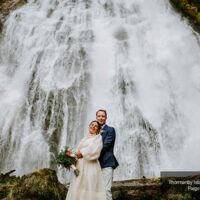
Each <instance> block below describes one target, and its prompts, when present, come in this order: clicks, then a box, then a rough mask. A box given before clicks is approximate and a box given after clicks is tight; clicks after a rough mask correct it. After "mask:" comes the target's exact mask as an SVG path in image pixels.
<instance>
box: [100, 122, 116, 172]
mask: <svg viewBox="0 0 200 200" xmlns="http://www.w3.org/2000/svg"><path fill="white" fill-rule="evenodd" d="M101 135H102V140H103V149H102V151H101V154H100V157H99V162H100V165H101V168H106V167H112V168H113V169H115V168H116V167H117V166H118V165H119V163H118V162H117V159H116V158H115V156H114V145H115V129H114V128H113V127H109V126H108V125H105V126H104V127H103V132H102V133H101Z"/></svg>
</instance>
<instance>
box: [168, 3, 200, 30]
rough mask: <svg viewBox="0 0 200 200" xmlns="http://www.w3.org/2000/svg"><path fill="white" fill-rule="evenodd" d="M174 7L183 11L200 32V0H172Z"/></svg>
mask: <svg viewBox="0 0 200 200" xmlns="http://www.w3.org/2000/svg"><path fill="white" fill-rule="evenodd" d="M170 2H171V3H172V5H173V6H174V8H175V9H176V10H177V11H179V12H180V13H182V14H183V15H184V16H185V17H186V18H188V20H189V22H190V23H191V25H192V26H193V28H194V29H195V30H197V31H198V32H199V33H200V1H199V0H170Z"/></svg>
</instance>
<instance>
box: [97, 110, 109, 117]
mask: <svg viewBox="0 0 200 200" xmlns="http://www.w3.org/2000/svg"><path fill="white" fill-rule="evenodd" d="M98 112H104V113H105V116H106V118H107V112H106V110H104V109H99V110H97V112H96V116H97V114H98Z"/></svg>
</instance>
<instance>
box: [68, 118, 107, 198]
mask: <svg viewBox="0 0 200 200" xmlns="http://www.w3.org/2000/svg"><path fill="white" fill-rule="evenodd" d="M100 127H101V126H100V124H99V123H98V122H97V121H92V122H91V123H90V125H89V133H88V135H87V136H86V137H84V138H83V139H82V140H81V141H80V143H79V145H78V147H77V150H78V152H77V156H78V158H79V160H78V163H77V168H78V169H79V170H80V174H79V175H78V177H76V176H73V179H72V181H71V183H70V186H69V190H68V193H67V197H66V200H106V190H105V186H104V183H103V175H102V172H101V167H100V164H99V161H98V158H99V156H100V153H101V149H102V147H103V144H102V136H101V135H100V134H99V131H100Z"/></svg>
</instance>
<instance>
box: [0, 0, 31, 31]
mask: <svg viewBox="0 0 200 200" xmlns="http://www.w3.org/2000/svg"><path fill="white" fill-rule="evenodd" d="M25 3H27V0H0V32H1V31H2V29H3V23H4V22H5V20H6V16H7V15H9V13H10V11H12V10H14V9H16V8H19V7H21V6H23V5H24V4H25Z"/></svg>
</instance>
